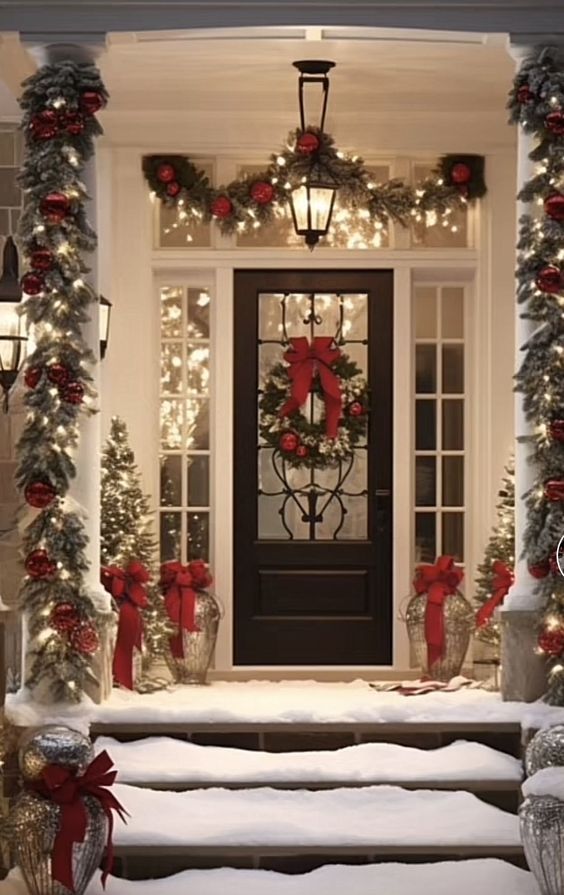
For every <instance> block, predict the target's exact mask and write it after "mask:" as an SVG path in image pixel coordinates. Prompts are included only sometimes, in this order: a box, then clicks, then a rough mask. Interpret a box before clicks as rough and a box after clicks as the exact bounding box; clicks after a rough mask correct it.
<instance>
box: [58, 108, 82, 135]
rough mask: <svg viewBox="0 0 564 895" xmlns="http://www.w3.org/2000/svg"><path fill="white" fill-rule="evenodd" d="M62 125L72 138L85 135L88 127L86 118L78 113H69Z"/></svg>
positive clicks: (64, 117)
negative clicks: (85, 129)
mask: <svg viewBox="0 0 564 895" xmlns="http://www.w3.org/2000/svg"><path fill="white" fill-rule="evenodd" d="M61 124H62V125H63V127H64V129H65V131H66V132H67V134H70V135H71V136H72V137H78V135H79V134H82V133H83V131H84V128H85V127H86V122H85V121H84V118H83V117H82V115H80V114H79V113H78V112H67V114H66V115H64V116H63V117H62V120H61Z"/></svg>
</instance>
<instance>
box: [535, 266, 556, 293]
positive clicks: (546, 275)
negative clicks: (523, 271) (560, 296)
mask: <svg viewBox="0 0 564 895" xmlns="http://www.w3.org/2000/svg"><path fill="white" fill-rule="evenodd" d="M535 283H536V285H537V287H538V288H539V289H540V290H541V292H547V293H548V294H549V295H554V294H555V293H557V292H560V290H561V288H562V271H561V270H560V268H559V267H554V265H553V264H547V265H546V267H541V269H540V270H539V272H538V274H537V275H536V277H535Z"/></svg>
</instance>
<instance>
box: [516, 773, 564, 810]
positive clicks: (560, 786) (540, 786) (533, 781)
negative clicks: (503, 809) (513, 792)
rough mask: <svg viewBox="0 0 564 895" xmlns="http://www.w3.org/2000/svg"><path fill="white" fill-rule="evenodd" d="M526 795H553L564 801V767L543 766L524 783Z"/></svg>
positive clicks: (524, 793)
mask: <svg viewBox="0 0 564 895" xmlns="http://www.w3.org/2000/svg"><path fill="white" fill-rule="evenodd" d="M523 795H524V796H553V798H555V799H560V800H561V801H562V802H564V768H542V769H541V770H540V771H537V772H536V774H533V776H532V777H529V778H528V779H527V780H525V782H524V783H523Z"/></svg>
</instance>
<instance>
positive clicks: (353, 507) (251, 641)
mask: <svg viewBox="0 0 564 895" xmlns="http://www.w3.org/2000/svg"><path fill="white" fill-rule="evenodd" d="M392 325H393V294H392V272H391V271H288V272H286V271H268V270H266V271H240V272H238V273H236V275H235V490H234V557H235V562H234V605H235V610H234V611H235V635H234V636H235V644H234V646H235V664H237V665H382V664H389V663H390V662H391V660H392V575H391V571H392V570H391V556H392V544H391V533H392V491H391V489H392V374H393V353H392ZM319 336H326V337H327V336H331V337H333V338H334V339H335V343H336V344H338V347H339V350H340V352H341V355H346V356H348V358H349V359H350V360H351V361H354V362H355V363H356V364H357V367H359V368H360V370H361V371H362V373H363V375H364V377H365V378H366V380H367V381H368V387H369V407H370V411H369V414H368V418H367V435H366V437H365V438H361V439H360V441H359V442H358V444H357V445H356V447H355V449H354V454H353V456H352V457H349V458H348V459H347V460H346V461H345V462H338V463H333V464H332V465H331V466H330V467H329V468H326V469H322V470H320V469H308V468H307V466H303V467H298V468H296V466H295V465H292V464H291V463H289V462H288V458H287V455H285V454H284V452H283V451H282V450H280V449H278V448H277V447H276V446H272V445H269V444H268V443H266V442H265V439H264V438H261V437H260V434H259V427H260V421H261V414H260V413H259V404H260V402H261V394H262V390H263V387H264V384H265V379H266V377H268V376H270V375H271V372H272V370H273V368H274V367H275V366H276V364H279V363H280V362H282V361H283V355H284V352H285V351H286V350H287V349H288V345H289V344H290V340H291V339H292V338H295V337H306V338H307V339H308V342H309V344H310V345H311V344H312V340H313V339H315V338H316V337H319ZM323 407H324V399H323V397H321V396H320V395H319V394H318V395H317V396H315V395H314V394H311V395H310V397H308V399H307V402H306V405H304V409H303V413H304V414H306V415H307V418H308V419H309V420H311V421H312V422H315V419H316V418H317V419H320V418H321V417H320V414H322V413H323ZM349 409H350V405H349ZM344 412H348V410H347V409H345V411H344ZM316 415H317V416H316ZM277 419H278V417H275V418H274V428H276V426H277V423H276V420H277Z"/></svg>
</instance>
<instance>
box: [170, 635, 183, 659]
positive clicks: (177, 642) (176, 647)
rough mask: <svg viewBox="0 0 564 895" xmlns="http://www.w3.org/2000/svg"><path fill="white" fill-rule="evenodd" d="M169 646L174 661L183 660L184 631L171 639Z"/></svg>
mask: <svg viewBox="0 0 564 895" xmlns="http://www.w3.org/2000/svg"><path fill="white" fill-rule="evenodd" d="M169 646H170V651H171V653H172V656H173V658H174V659H183V658H184V643H183V641H182V631H180V633H178V634H174V635H173V636H172V637H170V638H169Z"/></svg>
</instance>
